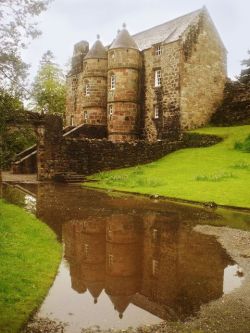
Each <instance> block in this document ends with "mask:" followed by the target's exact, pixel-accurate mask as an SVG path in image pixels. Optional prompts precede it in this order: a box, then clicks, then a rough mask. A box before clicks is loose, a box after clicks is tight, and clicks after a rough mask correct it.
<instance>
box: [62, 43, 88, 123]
mask: <svg viewBox="0 0 250 333" xmlns="http://www.w3.org/2000/svg"><path fill="white" fill-rule="evenodd" d="M88 51H89V43H88V42H86V41H81V42H79V43H77V44H75V46H74V53H73V57H72V60H71V69H70V72H69V73H68V75H67V103H66V106H67V107H66V124H67V125H71V126H75V125H78V124H79V118H80V117H79V110H78V109H79V107H78V106H79V102H80V101H79V82H80V81H81V73H82V70H83V59H84V57H85V56H86V54H87V53H88Z"/></svg>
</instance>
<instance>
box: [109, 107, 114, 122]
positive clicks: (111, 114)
mask: <svg viewBox="0 0 250 333" xmlns="http://www.w3.org/2000/svg"><path fill="white" fill-rule="evenodd" d="M113 111H114V110H113V105H112V104H110V105H109V119H110V120H111V118H112V116H113Z"/></svg>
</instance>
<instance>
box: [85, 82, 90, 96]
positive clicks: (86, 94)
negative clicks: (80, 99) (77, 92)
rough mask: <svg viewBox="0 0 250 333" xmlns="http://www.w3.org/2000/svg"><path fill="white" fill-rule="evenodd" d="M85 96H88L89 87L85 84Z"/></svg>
mask: <svg viewBox="0 0 250 333" xmlns="http://www.w3.org/2000/svg"><path fill="white" fill-rule="evenodd" d="M85 96H90V85H89V83H86V85H85Z"/></svg>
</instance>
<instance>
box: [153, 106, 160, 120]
mask: <svg viewBox="0 0 250 333" xmlns="http://www.w3.org/2000/svg"><path fill="white" fill-rule="evenodd" d="M154 117H155V119H158V118H159V106H158V105H155V106H154Z"/></svg>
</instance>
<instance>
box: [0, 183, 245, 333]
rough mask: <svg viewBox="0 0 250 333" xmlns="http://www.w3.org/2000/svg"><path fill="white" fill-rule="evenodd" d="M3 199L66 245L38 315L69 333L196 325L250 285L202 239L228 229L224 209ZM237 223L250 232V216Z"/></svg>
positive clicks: (49, 196)
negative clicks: (202, 228)
mask: <svg viewBox="0 0 250 333" xmlns="http://www.w3.org/2000/svg"><path fill="white" fill-rule="evenodd" d="M3 196H4V198H5V199H6V200H8V201H10V202H13V203H15V204H19V205H21V206H23V207H25V208H26V209H28V210H29V211H31V212H32V213H34V214H36V216H37V217H38V218H40V219H41V220H42V221H43V222H44V223H46V224H48V225H49V226H50V228H51V229H53V230H54V232H55V233H56V235H57V237H58V240H59V241H60V242H62V243H63V247H64V256H63V259H62V262H61V265H60V267H59V271H58V275H57V277H56V278H55V281H54V284H53V286H52V287H51V289H50V291H49V293H48V296H47V297H46V299H45V301H44V303H43V304H42V306H41V308H40V309H39V311H38V317H41V318H49V319H50V320H55V321H60V322H64V323H66V324H67V326H66V328H65V332H68V333H73V332H74V333H78V332H81V329H82V328H87V327H91V326H96V325H98V326H100V327H101V328H102V329H107V328H121V329H126V328H128V327H130V326H132V327H137V326H140V325H142V324H146V325H147V324H157V323H160V322H161V321H163V320H171V321H175V320H186V319H187V318H188V317H190V316H195V315H196V313H197V312H198V311H199V309H200V307H201V305H202V304H206V303H208V302H210V301H212V300H216V299H218V298H220V297H221V296H222V295H223V294H227V293H230V292H232V291H233V290H234V289H235V288H238V287H240V285H241V283H242V281H243V279H244V272H242V270H241V268H240V267H239V266H238V265H237V263H235V262H234V261H233V260H232V259H231V258H230V256H229V255H228V254H227V253H226V251H225V250H224V249H223V248H222V247H221V246H220V244H219V243H218V242H217V241H216V239H215V237H213V236H208V235H204V234H200V233H198V232H195V231H193V227H194V226H195V225H197V224H206V223H210V224H211V223H212V224H215V225H218V224H219V225H223V224H227V223H228V221H229V220H230V216H229V215H228V214H225V216H224V214H223V213H222V210H211V209H202V208H197V207H193V206H189V205H182V204H175V203H173V202H167V201H159V200H151V199H146V198H142V197H137V196H132V195H131V196H124V195H123V196H119V195H117V194H116V195H114V194H113V195H112V193H105V192H101V191H94V190H87V189H83V188H81V187H80V186H76V185H75V186H70V185H53V184H42V185H31V184H30V185H28V184H26V185H19V186H18V187H13V186H4V188H3ZM231 218H233V219H235V220H238V221H239V223H240V224H243V225H244V224H245V225H246V224H250V220H249V215H245V214H241V213H235V212H234V213H232V215H231ZM44 260H46V258H44Z"/></svg>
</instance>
